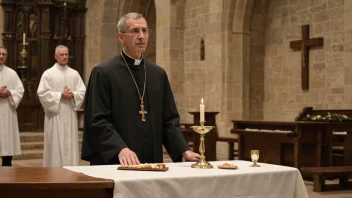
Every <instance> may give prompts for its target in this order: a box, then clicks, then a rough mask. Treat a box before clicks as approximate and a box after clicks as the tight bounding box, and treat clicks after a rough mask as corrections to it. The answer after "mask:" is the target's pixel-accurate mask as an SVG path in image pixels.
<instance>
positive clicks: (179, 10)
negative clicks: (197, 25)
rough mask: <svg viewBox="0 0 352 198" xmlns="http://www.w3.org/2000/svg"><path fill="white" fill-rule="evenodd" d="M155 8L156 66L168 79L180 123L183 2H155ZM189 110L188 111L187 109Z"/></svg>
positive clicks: (182, 75) (181, 112)
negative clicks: (159, 67)
mask: <svg viewBox="0 0 352 198" xmlns="http://www.w3.org/2000/svg"><path fill="white" fill-rule="evenodd" d="M155 7H156V21H157V24H156V37H157V40H156V64H157V65H160V66H161V67H163V68H164V69H165V70H166V72H167V74H168V77H169V80H170V84H171V87H172V90H173V93H174V97H175V101H176V105H177V107H178V110H179V112H180V114H181V122H184V119H183V118H185V117H186V116H189V115H187V109H186V108H184V105H182V103H183V100H184V97H183V96H184V89H183V86H184V75H185V74H184V29H185V28H184V11H185V2H184V1H177V2H174V1H172V2H171V1H170V0H155ZM188 110H189V109H188Z"/></svg>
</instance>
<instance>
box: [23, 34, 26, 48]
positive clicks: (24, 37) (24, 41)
mask: <svg viewBox="0 0 352 198" xmlns="http://www.w3.org/2000/svg"><path fill="white" fill-rule="evenodd" d="M25 44H26V33H23V45H25Z"/></svg>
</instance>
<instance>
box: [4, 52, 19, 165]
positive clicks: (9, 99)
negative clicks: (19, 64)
mask: <svg viewBox="0 0 352 198" xmlns="http://www.w3.org/2000/svg"><path fill="white" fill-rule="evenodd" d="M6 58H7V49H6V48H5V47H3V46H0V155H1V158H2V166H12V156H13V155H20V154H21V146H20V135H19V131H18V121H17V112H16V108H17V107H18V105H19V104H20V102H21V100H22V97H23V93H24V89H23V85H22V82H21V80H20V78H19V77H18V75H17V73H16V72H15V71H14V70H13V69H11V68H9V67H7V66H5V65H4V64H5V61H6Z"/></svg>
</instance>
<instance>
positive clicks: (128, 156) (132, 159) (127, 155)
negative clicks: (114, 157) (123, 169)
mask: <svg viewBox="0 0 352 198" xmlns="http://www.w3.org/2000/svg"><path fill="white" fill-rule="evenodd" d="M119 161H120V164H121V166H128V165H138V164H140V162H139V160H138V157H137V155H136V153H134V152H133V151H131V150H130V149H129V148H123V149H122V150H121V151H120V153H119Z"/></svg>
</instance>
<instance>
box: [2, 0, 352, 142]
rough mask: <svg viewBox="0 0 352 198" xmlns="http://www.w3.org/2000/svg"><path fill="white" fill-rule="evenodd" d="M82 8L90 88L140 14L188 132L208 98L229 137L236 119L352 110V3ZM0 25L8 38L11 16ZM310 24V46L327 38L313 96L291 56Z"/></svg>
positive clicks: (147, 3) (117, 0)
mask: <svg viewBox="0 0 352 198" xmlns="http://www.w3.org/2000/svg"><path fill="white" fill-rule="evenodd" d="M6 1H7V0H2V1H1V3H4V2H6ZM19 1H20V0H19ZM22 1H23V2H29V1H27V0H22ZM36 1H37V2H45V0H36ZM78 1H79V2H81V3H82V2H83V3H85V6H86V8H87V10H86V12H85V32H84V35H85V40H84V44H83V51H84V53H83V57H84V61H83V71H81V75H82V78H83V79H84V81H85V83H87V82H88V79H89V75H90V72H91V70H92V68H93V67H95V66H96V65H98V64H99V63H100V62H103V61H105V60H107V59H108V58H110V57H111V56H114V55H116V54H118V53H119V51H120V50H121V45H120V44H119V43H118V40H117V38H116V23H117V21H118V19H119V17H121V16H122V15H123V14H125V13H127V12H131V11H136V12H140V13H142V14H143V15H144V16H145V17H146V18H147V21H148V25H149V27H150V28H151V29H152V35H151V38H150V42H149V45H148V50H147V51H146V53H145V57H147V58H148V59H149V60H151V61H155V62H156V63H157V64H158V65H159V66H161V67H163V68H164V69H165V70H166V71H167V73H168V75H169V79H170V82H171V85H172V89H173V92H174V96H175V99H176V102H177V106H178V110H179V112H180V115H181V122H183V123H191V122H193V116H192V115H191V114H189V113H188V112H190V111H199V103H200V100H201V98H204V101H205V105H206V111H218V112H220V113H219V115H218V116H217V127H218V131H219V133H220V134H221V135H223V136H227V135H230V133H229V131H230V128H231V120H234V119H252V120H278V121H293V120H294V118H295V117H296V116H297V115H298V113H299V111H300V110H301V109H302V108H303V107H306V106H312V107H314V108H315V109H351V107H352V78H351V77H352V20H351V17H352V12H351V5H352V1H349V0H87V1H85V0H78ZM61 2H63V1H61ZM68 2H71V1H68ZM0 16H1V20H0V32H1V33H2V34H3V33H4V26H5V25H6V24H4V20H3V16H4V9H3V8H1V9H0ZM302 25H309V27H310V33H309V37H310V38H317V37H322V38H323V39H324V45H323V47H315V48H312V49H311V50H310V51H309V53H310V54H309V89H302V87H301V61H302V60H301V55H302V53H301V50H293V49H291V48H290V42H291V41H294V40H301V39H302V34H301V28H302ZM0 44H3V39H1V40H0ZM51 56H53V55H52V51H48V57H51ZM50 66H51V65H48V66H47V67H50Z"/></svg>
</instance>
